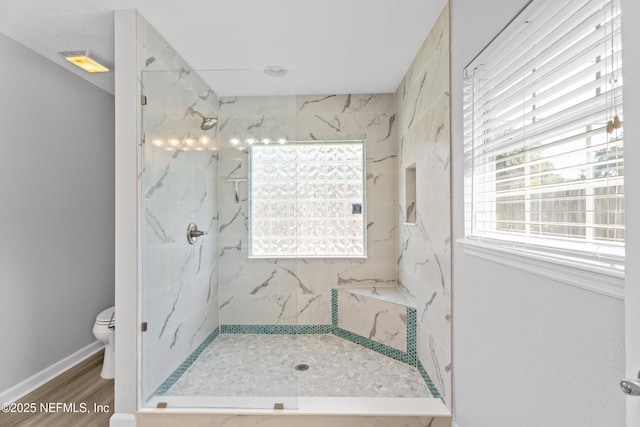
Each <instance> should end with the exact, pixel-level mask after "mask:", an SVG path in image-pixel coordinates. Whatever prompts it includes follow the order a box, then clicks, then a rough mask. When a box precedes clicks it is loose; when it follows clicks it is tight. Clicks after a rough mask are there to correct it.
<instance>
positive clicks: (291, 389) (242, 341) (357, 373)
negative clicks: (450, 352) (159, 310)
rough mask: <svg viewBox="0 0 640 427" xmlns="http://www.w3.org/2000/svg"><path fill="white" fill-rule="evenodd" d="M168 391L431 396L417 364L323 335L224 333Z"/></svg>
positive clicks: (175, 393)
mask: <svg viewBox="0 0 640 427" xmlns="http://www.w3.org/2000/svg"><path fill="white" fill-rule="evenodd" d="M299 364H306V365H309V368H308V369H307V370H304V371H299V370H296V369H295V367H296V366H297V365H299ZM165 395H167V396H309V397H312V396H313V397H315V396H335V397H432V396H431V393H429V389H428V388H427V386H426V384H425V383H424V381H423V379H422V377H421V376H420V374H419V373H418V370H417V369H416V368H414V367H411V366H409V365H407V364H405V363H402V362H399V361H396V360H393V359H391V358H389V357H386V356H383V355H381V354H378V353H376V352H374V351H371V350H368V349H366V348H364V347H361V346H359V345H356V344H353V343H351V342H349V341H347V340H344V339H342V338H339V337H336V336H334V335H322V334H318V335H252V334H221V335H219V336H218V337H217V338H216V339H215V340H214V341H213V342H212V343H211V344H210V345H209V347H207V348H206V349H205V350H204V351H203V352H202V354H201V355H200V357H199V358H198V359H197V360H196V361H195V362H194V363H193V365H191V367H189V369H188V370H187V371H186V372H185V373H184V374H183V375H182V376H181V377H180V378H179V379H178V380H177V381H176V383H175V384H174V385H173V386H172V387H171V388H170V389H169V390H168V391H167V392H166V393H165Z"/></svg>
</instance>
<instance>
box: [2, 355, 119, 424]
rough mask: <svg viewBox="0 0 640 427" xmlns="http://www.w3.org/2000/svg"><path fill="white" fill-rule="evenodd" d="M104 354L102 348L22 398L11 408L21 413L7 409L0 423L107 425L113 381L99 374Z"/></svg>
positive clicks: (111, 406)
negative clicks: (8, 411)
mask: <svg viewBox="0 0 640 427" xmlns="http://www.w3.org/2000/svg"><path fill="white" fill-rule="evenodd" d="M102 357H103V352H102V351H100V352H98V353H96V354H95V355H93V356H91V357H90V358H88V359H87V360H85V361H83V362H81V363H80V364H78V365H76V366H74V367H73V368H71V369H70V370H68V371H67V372H65V373H63V374H61V375H59V376H57V377H56V378H54V379H53V380H51V381H49V382H48V383H46V384H44V385H42V386H41V387H39V388H38V389H36V390H34V391H33V392H31V393H29V394H28V395H26V396H25V397H23V398H22V399H20V400H19V401H18V402H16V403H15V406H14V407H13V408H11V409H12V410H21V411H22V412H10V413H7V412H5V410H6V408H4V410H3V411H0V426H1V427H108V426H109V418H110V417H111V415H113V380H104V379H102V378H101V377H100V370H101V369H102ZM1 403H2V402H0V404H1ZM25 410H27V411H28V412H24V411H25Z"/></svg>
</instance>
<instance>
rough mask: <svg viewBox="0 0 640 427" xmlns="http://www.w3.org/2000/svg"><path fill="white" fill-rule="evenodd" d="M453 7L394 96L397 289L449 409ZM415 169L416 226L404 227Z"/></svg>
mask: <svg viewBox="0 0 640 427" xmlns="http://www.w3.org/2000/svg"><path fill="white" fill-rule="evenodd" d="M449 86H450V82H449V6H448V4H447V5H446V6H445V7H444V9H443V11H442V12H441V14H440V16H439V18H438V19H437V21H436V23H435V24H434V26H433V28H432V29H431V32H430V33H429V35H428V36H427V39H426V40H425V42H424V44H423V45H422V47H421V49H420V51H419V52H418V54H417V56H416V58H415V60H414V61H413V63H412V65H411V67H410V68H409V70H408V71H407V74H406V75H405V77H404V79H403V81H402V82H401V84H400V86H399V88H398V90H397V92H396V111H397V114H398V144H397V153H398V154H397V155H398V171H397V177H398V190H397V191H398V194H399V196H398V197H399V200H398V207H397V209H398V214H397V216H398V284H399V285H400V286H401V287H402V288H404V290H405V291H406V293H407V294H408V295H409V296H410V298H411V299H412V300H413V303H414V304H415V306H416V307H417V340H418V349H417V350H418V359H419V360H420V362H421V363H422V365H423V366H424V368H425V369H426V371H427V373H428V374H429V376H430V377H431V379H432V380H433V382H434V383H435V385H436V386H437V388H438V390H439V391H440V393H441V394H442V396H443V397H444V398H445V402H446V404H447V405H448V406H449V408H451V233H450V230H451V226H450V215H451V209H450V197H451V190H450V145H451V136H450V135H451V124H450V113H449V103H450V99H449V98H450V95H449V94H450V91H449ZM414 165H415V173H416V179H415V186H416V200H415V223H404V222H403V221H404V218H406V211H407V208H408V206H409V205H410V204H411V203H412V202H413V201H407V200H405V198H406V197H405V195H406V191H405V189H406V184H407V183H406V182H405V181H406V176H407V174H406V173H405V170H406V169H407V168H409V167H414Z"/></svg>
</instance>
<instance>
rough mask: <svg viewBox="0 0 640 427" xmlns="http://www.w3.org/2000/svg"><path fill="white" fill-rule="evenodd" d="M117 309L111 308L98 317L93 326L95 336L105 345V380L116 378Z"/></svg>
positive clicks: (102, 375)
mask: <svg viewBox="0 0 640 427" xmlns="http://www.w3.org/2000/svg"><path fill="white" fill-rule="evenodd" d="M115 326H116V317H115V307H109V308H107V309H106V310H104V311H102V312H100V314H98V315H97V316H96V323H95V324H94V325H93V335H94V336H95V337H96V339H97V340H98V341H100V342H101V343H103V344H104V362H103V363H102V372H100V376H101V377H102V378H104V379H107V380H109V379H112V378H113V377H114V376H115V361H114V351H115V339H114V338H115V333H116V329H115Z"/></svg>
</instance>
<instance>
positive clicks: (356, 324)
mask: <svg viewBox="0 0 640 427" xmlns="http://www.w3.org/2000/svg"><path fill="white" fill-rule="evenodd" d="M331 308H332V329H333V333H334V334H335V335H338V336H341V337H342V338H346V339H348V340H350V341H353V342H355V343H357V344H360V345H363V346H365V347H367V348H370V349H371V350H374V351H377V352H378V353H381V354H384V355H385V356H389V357H392V358H394V359H396V360H400V361H402V362H405V363H408V364H410V365H412V366H417V358H416V309H415V306H414V305H413V304H412V303H411V301H410V300H409V299H408V298H407V297H406V295H405V294H404V292H403V290H402V289H401V288H399V287H341V288H336V289H333V290H332V305H331Z"/></svg>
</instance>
